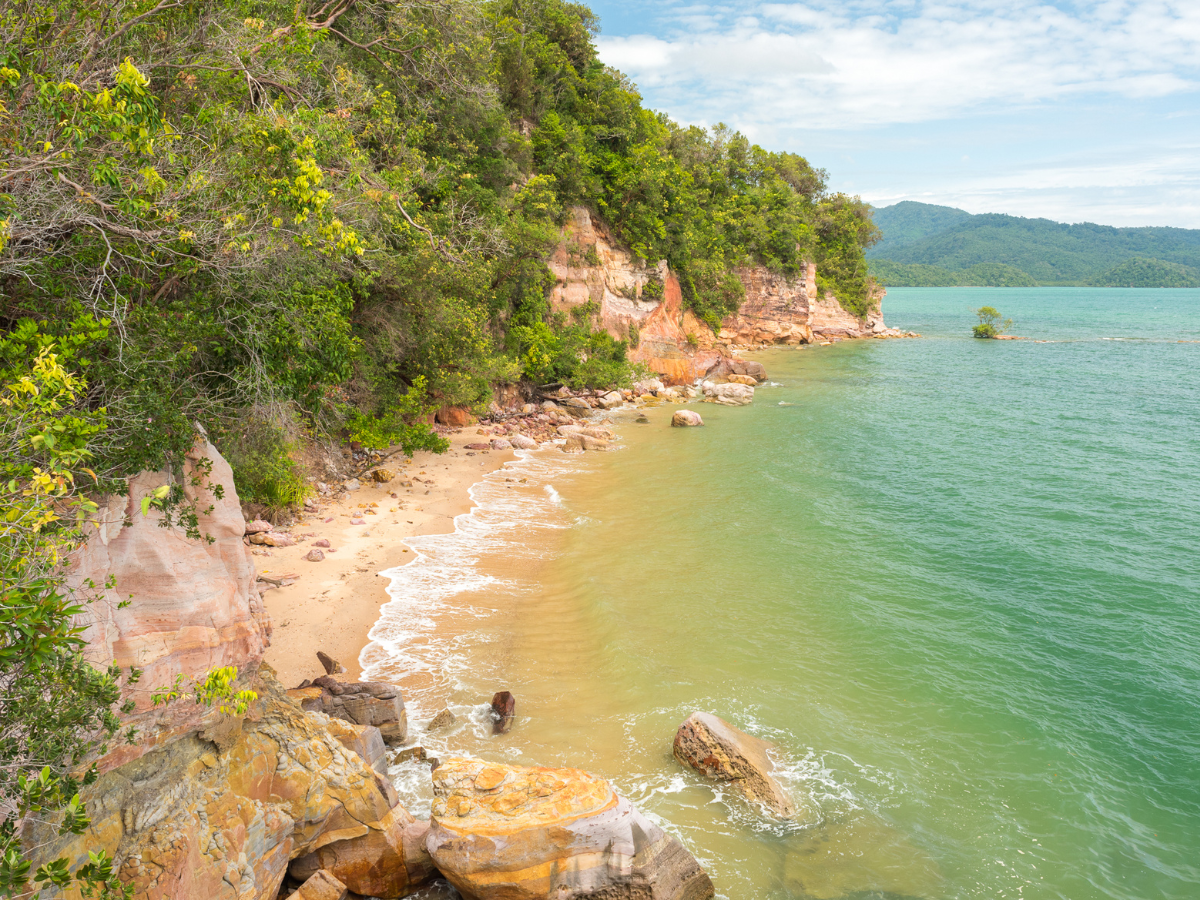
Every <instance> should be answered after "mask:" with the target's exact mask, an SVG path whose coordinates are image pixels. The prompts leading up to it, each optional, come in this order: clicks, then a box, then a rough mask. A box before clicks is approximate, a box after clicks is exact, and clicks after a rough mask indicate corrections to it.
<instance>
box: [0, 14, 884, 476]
mask: <svg viewBox="0 0 1200 900" xmlns="http://www.w3.org/2000/svg"><path fill="white" fill-rule="evenodd" d="M596 27H597V22H596V18H595V16H594V15H593V14H592V13H591V12H590V11H589V10H588V9H587V8H586V7H585V6H582V5H579V4H572V3H565V2H561V0H535V2H520V3H517V2H512V0H493V2H485V3H478V2H468V0H445V2H429V0H401V2H388V3H383V2H371V0H329V2H316V0H312V2H308V3H301V4H300V5H299V6H297V5H295V4H292V3H280V2H240V3H217V2H200V3H187V4H179V3H173V2H168V0H161V2H154V0H140V2H139V0H124V2H117V3H115V4H114V3H109V2H104V3H100V2H96V0H18V2H8V3H5V4H3V5H2V6H0V103H2V104H3V105H2V107H0V116H2V117H3V119H2V125H0V296H2V298H3V299H2V301H0V324H2V326H3V329H4V332H3V337H2V338H0V369H3V370H4V373H5V375H6V382H7V381H8V380H10V379H11V378H13V377H16V376H17V375H18V374H19V373H20V371H21V366H22V364H23V362H24V361H25V360H27V359H29V358H30V357H31V356H36V354H37V352H38V350H39V349H43V348H46V347H49V346H53V347H54V350H55V352H56V353H57V354H58V355H59V357H60V359H61V361H62V362H64V363H65V364H66V365H67V366H68V368H70V369H72V370H75V371H78V372H80V373H82V374H83V375H84V376H85V377H86V379H87V390H86V395H85V397H84V399H83V401H82V406H81V409H85V410H86V411H88V412H89V414H91V415H93V416H95V417H96V420H97V423H98V427H97V431H96V433H95V434H94V436H93V438H92V439H91V441H90V447H91V450H90V452H91V453H92V454H93V462H94V464H95V470H96V471H97V473H98V475H99V476H100V477H101V478H107V477H111V478H116V477H120V476H122V475H124V474H128V473H129V472H133V471H137V470H139V469H142V468H157V467H159V466H161V465H162V464H163V463H164V462H166V461H170V460H176V461H178V460H179V459H180V458H181V454H183V453H184V452H185V451H186V449H187V448H188V447H190V446H191V443H192V440H193V438H194V433H195V423H197V422H198V423H201V424H202V425H203V426H204V427H205V428H206V429H207V431H208V432H209V433H210V434H211V435H213V436H214V438H215V439H216V440H217V442H218V444H219V446H221V448H222V450H223V452H225V453H226V454H227V455H228V456H229V458H230V459H231V461H232V462H233V463H234V467H235V471H236V472H239V473H240V481H239V489H240V490H242V491H243V492H249V493H250V494H251V495H253V494H254V491H255V490H256V488H255V486H254V484H252V483H251V482H252V481H253V479H252V478H251V476H250V475H249V474H247V473H250V472H252V471H259V470H267V471H270V470H273V469H277V470H287V468H288V463H287V461H286V456H287V453H286V450H287V447H288V445H289V443H290V442H291V441H293V440H294V439H295V437H296V436H297V435H299V434H300V433H301V432H304V431H309V432H320V433H346V432H347V431H348V432H349V433H350V434H351V435H352V436H356V439H359V440H363V441H365V440H367V439H368V438H370V439H374V440H376V441H378V440H384V439H385V438H397V437H399V436H401V435H405V434H406V435H407V436H408V437H409V438H410V439H413V440H417V439H418V437H419V436H418V435H417V433H416V432H413V431H411V430H410V431H407V432H406V431H405V429H406V428H408V427H409V423H411V422H412V421H413V420H414V418H416V417H418V416H417V414H418V413H419V412H420V410H421V409H422V404H424V403H426V402H427V401H428V402H436V403H439V404H443V403H445V404H467V405H470V404H476V403H480V402H483V401H484V400H485V398H487V397H488V396H489V394H490V385H491V384H492V383H493V382H495V381H498V380H506V379H514V378H517V377H520V376H522V375H526V376H528V377H536V378H539V379H544V380H567V381H572V382H574V383H578V384H595V385H602V384H612V383H616V382H619V381H621V380H622V379H624V378H627V377H628V374H627V373H628V369H629V367H628V365H627V364H626V363H625V356H624V344H623V342H622V341H620V340H616V339H614V338H613V337H612V336H611V335H608V334H606V333H604V332H601V331H599V330H597V329H595V328H593V327H592V326H591V324H590V323H589V322H588V321H586V320H585V321H563V320H562V319H561V317H559V318H556V317H555V316H553V315H552V314H551V312H550V309H549V307H548V304H547V301H546V290H547V286H548V284H549V281H548V279H549V278H550V276H549V273H548V269H547V267H546V264H545V258H546V255H547V253H548V252H549V251H550V249H551V248H552V247H553V246H554V245H555V243H556V242H557V240H558V234H559V224H560V222H561V221H562V219H563V217H564V216H565V215H566V211H567V210H568V209H569V208H570V207H572V206H573V205H584V206H587V207H589V208H591V209H592V210H594V211H595V212H596V213H597V214H599V215H600V216H601V217H602V218H603V219H605V220H607V221H608V222H609V223H610V224H611V226H612V227H613V228H614V230H615V232H616V233H617V235H618V236H619V237H620V238H621V240H623V241H624V242H626V243H627V244H628V246H630V247H631V248H633V250H634V251H635V252H636V253H637V254H639V255H641V256H643V257H644V258H645V259H647V260H651V261H655V260H659V259H665V260H667V261H668V263H669V264H670V267H671V269H672V271H673V272H674V273H675V274H676V275H677V276H678V278H679V280H680V283H681V286H682V290H683V295H684V302H685V303H686V305H687V306H688V307H690V308H691V309H692V310H693V311H694V312H695V313H696V314H697V315H698V316H699V317H700V318H701V319H703V320H704V321H706V322H708V323H709V324H710V325H711V326H715V325H716V324H717V323H718V322H719V320H720V318H721V317H722V316H723V315H725V314H726V313H728V312H729V311H731V310H732V309H736V307H737V304H738V302H739V299H740V297H741V290H742V289H741V284H740V282H739V281H738V279H737V277H736V269H737V267H738V266H741V265H745V264H762V265H765V266H767V267H768V268H770V269H772V270H774V271H778V272H782V273H787V274H795V273H797V272H800V271H801V270H802V267H803V265H804V263H805V262H806V261H810V260H812V261H816V262H817V263H818V266H819V273H820V277H821V278H822V279H823V286H824V287H826V288H830V289H833V290H834V291H836V293H837V295H838V297H839V298H840V299H841V300H842V302H843V304H845V305H846V306H847V307H848V308H851V309H856V308H858V309H865V306H866V304H867V297H868V292H869V289H870V286H869V282H868V277H867V270H866V265H865V262H864V260H863V247H864V245H866V244H868V243H869V242H870V240H871V239H872V238H873V236H874V228H873V226H872V224H871V221H870V217H869V212H868V209H867V207H866V206H865V205H864V204H862V203H861V202H859V201H858V200H857V199H856V198H852V197H846V196H844V195H840V194H830V193H828V192H827V191H826V187H825V175H824V173H823V172H822V171H820V170H818V169H815V168H813V167H812V166H810V165H809V164H808V162H807V161H806V160H804V159H803V158H802V157H800V156H797V155H795V154H789V153H773V152H769V151H767V150H764V149H762V148H760V147H757V146H754V145H752V144H750V142H749V141H747V140H746V139H745V138H744V137H742V136H741V135H739V134H736V133H734V132H732V131H730V130H728V129H726V128H723V127H718V128H715V129H713V130H712V131H704V130H702V129H699V128H694V127H692V128H685V127H682V126H679V125H676V124H675V123H673V122H671V121H670V120H669V119H667V118H666V117H665V116H663V115H662V114H659V113H656V112H654V111H652V110H649V109H646V108H645V107H643V106H642V104H641V100H640V97H639V96H638V93H637V91H636V89H635V88H634V86H633V85H632V84H631V83H630V82H629V81H628V80H627V79H626V78H625V77H624V76H623V75H621V74H620V73H619V72H616V71H613V70H611V69H608V68H606V67H605V66H604V65H603V64H602V63H601V62H600V61H599V59H598V58H597V56H596V52H595V48H594V46H593V42H592V38H593V35H594V34H595V32H596ZM535 349H536V353H534V352H531V351H533V350H535ZM535 359H536V365H534V363H533V361H534V360H535ZM414 388H415V390H414ZM402 398H403V399H402ZM101 411H102V412H101ZM101 420H102V421H101ZM420 439H424V438H420Z"/></svg>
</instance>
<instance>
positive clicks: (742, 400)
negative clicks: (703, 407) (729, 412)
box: [704, 381, 754, 406]
mask: <svg viewBox="0 0 1200 900" xmlns="http://www.w3.org/2000/svg"><path fill="white" fill-rule="evenodd" d="M704 396H705V397H706V398H708V399H709V400H710V401H712V402H713V403H720V404H722V405H723V406H749V405H750V404H751V403H752V402H753V401H754V388H752V387H750V386H749V385H746V384H713V383H712V382H710V381H706V382H704Z"/></svg>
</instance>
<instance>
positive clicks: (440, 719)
mask: <svg viewBox="0 0 1200 900" xmlns="http://www.w3.org/2000/svg"><path fill="white" fill-rule="evenodd" d="M457 721H458V717H457V716H455V715H454V713H452V712H450V710H449V709H443V710H442V711H441V712H440V713H438V714H437V715H436V716H434V717H433V719H431V720H430V722H429V725H427V726H426V728H425V730H426V731H434V730H435V729H438V728H446V727H447V726H450V725H453V724H454V723H455V722H457Z"/></svg>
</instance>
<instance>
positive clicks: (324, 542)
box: [312, 538, 329, 550]
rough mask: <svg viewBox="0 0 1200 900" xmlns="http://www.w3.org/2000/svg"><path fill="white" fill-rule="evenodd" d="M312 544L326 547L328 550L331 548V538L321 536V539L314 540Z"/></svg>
mask: <svg viewBox="0 0 1200 900" xmlns="http://www.w3.org/2000/svg"><path fill="white" fill-rule="evenodd" d="M312 545H313V546H314V547H324V548H325V549H326V550H328V549H329V539H328V538H321V539H320V540H319V541H313V542H312Z"/></svg>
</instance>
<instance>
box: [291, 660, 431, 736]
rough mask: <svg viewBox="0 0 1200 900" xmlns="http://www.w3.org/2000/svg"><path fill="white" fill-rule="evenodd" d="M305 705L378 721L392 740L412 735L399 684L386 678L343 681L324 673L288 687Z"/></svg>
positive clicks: (358, 722) (364, 722) (367, 721)
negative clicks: (382, 679)
mask: <svg viewBox="0 0 1200 900" xmlns="http://www.w3.org/2000/svg"><path fill="white" fill-rule="evenodd" d="M288 696H289V697H291V698H292V699H293V700H295V701H296V702H297V703H299V704H300V707H301V709H305V710H308V711H311V712H321V713H325V715H327V716H333V717H335V718H338V719H344V720H346V721H347V722H353V723H354V724H356V725H374V726H375V727H376V728H378V729H379V732H380V734H382V735H383V739H384V740H385V741H386V742H387V743H389V744H401V743H403V742H404V738H405V737H406V736H407V735H408V712H407V710H406V709H405V707H404V698H403V697H402V696H401V694H400V690H399V688H397V687H396V686H395V685H391V684H386V683H384V682H382V681H339V680H337V679H336V678H334V677H333V676H332V675H322V676H321V677H320V678H318V679H316V680H315V681H313V682H311V683H309V682H307V681H306V682H305V683H304V684H302V685H301V686H300V687H298V688H293V689H292V690H290V691H288Z"/></svg>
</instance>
